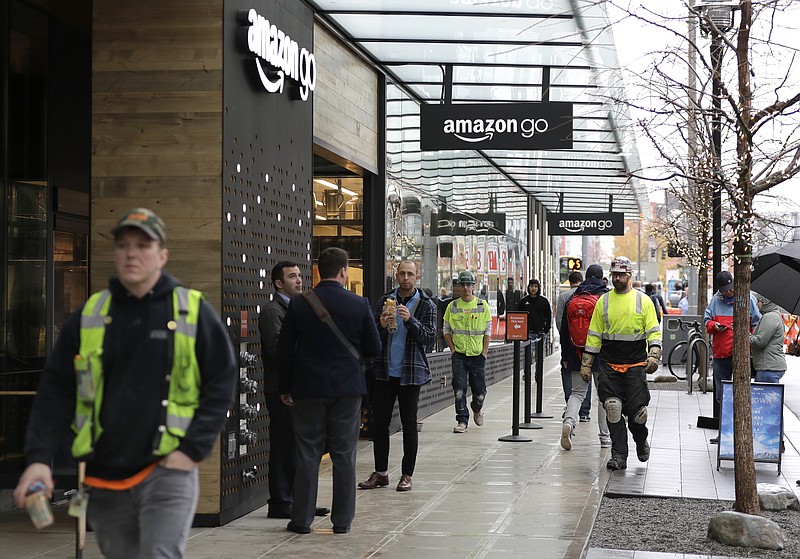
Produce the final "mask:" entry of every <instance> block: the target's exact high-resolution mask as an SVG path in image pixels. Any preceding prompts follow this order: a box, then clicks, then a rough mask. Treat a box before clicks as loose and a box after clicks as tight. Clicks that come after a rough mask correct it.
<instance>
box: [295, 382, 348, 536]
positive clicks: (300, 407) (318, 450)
mask: <svg viewBox="0 0 800 559" xmlns="http://www.w3.org/2000/svg"><path fill="white" fill-rule="evenodd" d="M360 427H361V396H353V397H347V398H303V399H298V400H295V401H294V438H295V463H296V465H297V469H296V470H295V476H294V504H293V505H292V524H294V525H295V526H300V527H309V526H311V522H312V521H313V520H314V512H315V510H316V507H317V490H318V485H319V461H320V459H321V458H322V453H323V451H324V449H325V443H326V441H327V448H328V452H329V453H330V456H331V462H332V463H333V503H332V504H331V522H332V523H333V525H334V526H336V527H340V528H349V527H350V524H351V523H352V522H353V518H354V517H355V515H356V444H357V443H358V432H359V429H360Z"/></svg>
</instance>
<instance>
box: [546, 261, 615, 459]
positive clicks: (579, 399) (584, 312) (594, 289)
mask: <svg viewBox="0 0 800 559" xmlns="http://www.w3.org/2000/svg"><path fill="white" fill-rule="evenodd" d="M606 290H607V287H606V284H605V282H604V281H603V268H601V267H600V266H598V265H597V264H592V265H591V266H589V268H587V270H586V280H585V281H584V282H583V283H581V284H580V285H578V286H577V288H576V289H575V292H574V293H573V294H572V296H571V297H570V298H569V299H568V300H567V301H566V303H565V304H564V312H563V313H562V316H561V322H560V323H559V324H558V331H559V334H560V335H561V366H562V367H563V370H565V371H568V372H569V374H570V375H571V380H572V391H571V393H570V396H569V399H568V400H567V410H566V411H565V412H564V422H563V424H562V426H561V447H562V448H563V449H564V450H570V449H571V448H572V435H573V434H574V431H575V424H576V423H577V422H578V417H579V414H580V408H581V404H582V403H583V402H584V399H585V398H586V395H587V393H588V392H589V390H590V386H591V385H590V384H589V383H590V381H591V379H589V380H584V379H583V378H581V374H580V368H581V356H582V355H583V348H584V346H585V345H586V336H587V335H588V332H589V324H590V323H591V320H592V313H593V312H594V307H595V304H596V303H597V300H598V299H599V297H600V295H602V294H603V293H605V292H606ZM596 367H597V365H595V366H594V368H593V371H595V372H596ZM597 426H598V428H599V436H600V448H610V447H611V435H610V434H609V432H608V424H607V423H606V413H605V410H604V409H603V406H598V414H597Z"/></svg>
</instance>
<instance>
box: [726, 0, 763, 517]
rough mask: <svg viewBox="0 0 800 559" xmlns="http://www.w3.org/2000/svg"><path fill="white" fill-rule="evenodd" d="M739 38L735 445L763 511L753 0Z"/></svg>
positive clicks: (749, 499)
mask: <svg viewBox="0 0 800 559" xmlns="http://www.w3.org/2000/svg"><path fill="white" fill-rule="evenodd" d="M739 7H740V22H739V30H738V36H737V38H736V63H737V76H738V84H739V119H737V123H736V155H737V157H738V165H737V171H738V172H737V177H736V179H737V184H736V187H735V192H734V193H733V196H732V201H733V205H734V208H735V214H734V216H733V238H734V241H733V255H734V310H733V334H734V335H733V449H734V475H735V476H736V481H735V483H736V504H735V508H736V510H737V511H739V512H743V513H746V514H761V507H760V506H759V503H758V491H757V488H756V465H755V459H754V456H753V419H752V413H753V410H752V400H751V391H750V336H749V333H750V267H751V262H752V242H751V241H752V229H751V223H752V221H753V193H752V189H751V181H752V171H753V155H752V149H753V146H752V132H751V121H752V107H751V104H752V88H751V86H750V59H749V52H748V47H749V44H750V25H751V22H752V21H751V20H752V17H753V12H752V9H753V7H752V5H751V4H750V2H749V0H743V1H742V2H740V6H739Z"/></svg>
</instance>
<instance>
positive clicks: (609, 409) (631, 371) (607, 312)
mask: <svg viewBox="0 0 800 559" xmlns="http://www.w3.org/2000/svg"><path fill="white" fill-rule="evenodd" d="M632 274H633V265H632V264H631V261H630V260H629V259H627V258H625V257H624V256H619V257H617V258H615V259H614V260H612V261H611V282H612V283H613V284H614V289H613V290H612V291H609V292H608V293H605V294H603V295H602V296H601V297H600V299H598V300H597V304H595V307H594V312H593V313H592V321H591V323H590V324H589V332H588V334H587V337H586V346H585V349H584V352H583V357H582V359H581V369H580V374H581V377H582V378H583V380H584V381H586V382H589V380H590V379H591V378H592V363H593V362H594V360H595V358H597V359H599V360H600V367H599V371H598V372H597V376H596V380H597V396H598V398H600V401H601V402H602V403H603V406H604V408H605V410H606V414H607V421H608V430H609V432H610V433H611V459H610V460H609V461H608V463H607V464H606V467H607V468H608V469H610V470H624V469H625V468H627V460H628V433H627V432H626V430H625V419H624V418H623V415H624V416H626V417H627V418H628V429H629V430H630V432H631V435H633V440H634V441H635V442H636V455H637V457H638V458H639V461H641V462H647V460H648V459H649V458H650V445H649V444H648V443H647V434H648V431H647V426H646V425H645V423H646V422H647V404H649V403H650V391H649V390H648V388H647V374H649V373H653V372H655V371H656V370H657V369H658V364H659V362H660V361H661V327H660V325H659V323H658V319H657V318H656V311H655V307H654V306H653V301H652V300H651V299H650V297H648V296H647V295H645V294H644V293H642V292H641V291H639V290H637V289H633V287H632V285H631V276H632Z"/></svg>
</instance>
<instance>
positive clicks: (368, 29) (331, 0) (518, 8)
mask: <svg viewBox="0 0 800 559" xmlns="http://www.w3.org/2000/svg"><path fill="white" fill-rule="evenodd" d="M309 1H310V3H311V4H313V5H314V6H316V8H317V10H318V15H319V17H320V18H321V19H322V20H323V21H325V22H326V23H327V24H328V25H329V26H330V27H331V28H333V29H335V30H336V31H337V32H338V33H340V34H341V35H342V36H344V37H346V38H348V40H350V41H351V42H352V43H353V44H354V45H356V47H357V48H359V49H360V50H361V51H362V53H364V54H365V55H366V56H368V57H369V58H370V59H371V60H372V61H373V62H374V64H375V65H376V66H377V67H379V68H381V69H382V70H383V71H384V72H385V74H386V75H387V76H388V77H389V79H390V82H392V85H390V86H389V88H388V91H387V176H388V178H389V180H393V181H397V182H398V183H400V184H402V185H403V187H404V188H410V189H412V190H415V191H417V192H421V193H424V192H426V191H432V190H435V191H437V192H438V193H440V194H441V193H442V192H444V193H445V196H446V197H447V198H448V199H452V204H453V205H455V206H461V207H460V208H459V209H461V210H463V211H480V210H481V208H484V209H485V204H483V203H482V202H480V201H476V200H480V199H482V198H488V197H480V196H478V197H476V196H475V194H476V193H480V192H486V193H492V194H493V195H494V202H493V203H495V204H497V209H499V210H503V211H506V212H508V213H511V214H515V213H516V214H518V215H519V214H520V213H521V214H523V215H524V212H525V208H524V207H523V208H520V207H513V208H512V207H503V206H506V204H505V203H504V200H506V199H509V200H510V199H511V198H512V197H511V196H509V193H512V192H515V193H517V195H516V196H514V197H513V198H514V199H515V200H518V199H519V196H518V193H519V191H520V190H521V191H523V192H525V193H526V194H528V195H530V196H532V197H533V198H535V199H536V200H538V201H539V202H541V203H542V204H543V205H544V206H545V207H546V208H547V210H548V211H550V212H556V211H559V210H562V211H564V212H587V211H608V210H609V208H610V207H611V208H612V209H613V211H618V212H625V214H626V217H627V218H635V217H638V216H639V215H640V214H641V213H642V211H643V210H644V208H645V206H646V204H647V196H646V193H645V191H644V187H643V185H642V184H641V183H639V182H638V181H637V179H635V178H631V177H630V174H629V173H630V172H632V171H637V170H638V169H639V160H638V154H637V151H636V146H635V144H634V142H633V138H632V136H631V135H630V132H629V131H628V130H629V129H630V126H629V119H628V116H627V112H626V108H625V107H624V106H623V105H621V104H619V103H618V102H616V101H615V100H616V99H620V98H624V94H623V92H622V79H621V77H620V73H619V70H618V62H617V56H616V48H615V45H614V40H613V35H612V33H611V31H610V27H609V22H608V18H607V14H606V11H605V6H604V5H603V3H601V2H596V1H592V0H309ZM448 67H449V68H451V69H452V103H482V102H486V103H511V102H514V103H518V102H530V101H542V100H543V94H544V96H545V97H547V98H548V99H549V100H550V101H564V102H571V103H573V107H574V108H573V116H574V126H573V149H571V150H549V151H508V150H486V151H474V150H463V151H459V150H441V151H436V152H431V151H420V144H419V138H420V131H419V126H420V120H419V105H420V104H422V103H441V102H442V99H443V98H444V97H445V94H446V91H445V88H444V86H443V83H444V82H445V78H444V73H445V69H446V68H448ZM547 82H549V84H550V86H549V90H548V91H546V92H545V91H544V88H543V83H547ZM460 200H466V201H467V202H464V203H463V204H462V203H460V202H459V201H460ZM561 200H563V205H560V201H561ZM470 201H471V202H470ZM509 205H510V204H509ZM519 205H520V204H518V203H516V204H514V206H519ZM470 206H471V207H470Z"/></svg>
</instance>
